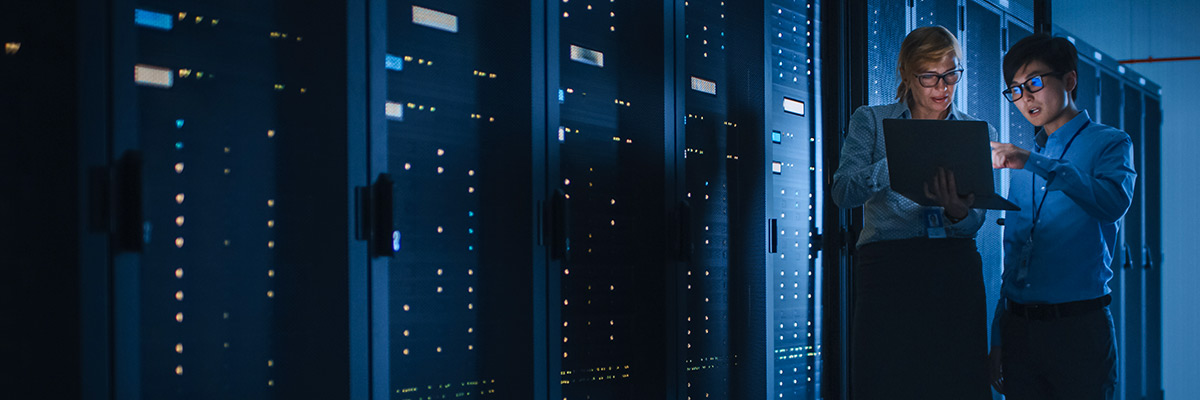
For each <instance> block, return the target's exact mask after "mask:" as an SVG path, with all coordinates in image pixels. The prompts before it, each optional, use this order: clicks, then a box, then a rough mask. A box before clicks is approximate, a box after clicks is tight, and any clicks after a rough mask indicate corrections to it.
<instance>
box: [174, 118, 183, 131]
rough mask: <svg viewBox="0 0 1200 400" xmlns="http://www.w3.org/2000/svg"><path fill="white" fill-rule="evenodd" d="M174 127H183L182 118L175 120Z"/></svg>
mask: <svg viewBox="0 0 1200 400" xmlns="http://www.w3.org/2000/svg"><path fill="white" fill-rule="evenodd" d="M175 129H183V120H182V119H177V120H175Z"/></svg>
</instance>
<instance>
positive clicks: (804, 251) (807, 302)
mask: <svg viewBox="0 0 1200 400" xmlns="http://www.w3.org/2000/svg"><path fill="white" fill-rule="evenodd" d="M767 10H768V13H767V14H768V15H769V16H770V17H769V20H768V23H769V24H770V26H771V30H770V31H769V32H770V35H771V43H770V47H769V50H770V52H769V54H770V58H768V62H769V63H770V64H771V80H770V82H771V84H770V86H768V87H767V90H768V91H769V93H770V95H769V96H768V97H767V98H768V99H771V100H770V103H768V107H769V108H768V112H767V128H768V129H767V130H769V131H771V135H772V137H769V138H768V137H764V140H763V142H764V143H766V144H767V146H768V150H767V158H768V159H770V161H771V167H770V168H772V170H771V171H770V172H767V171H764V172H763V173H764V174H765V175H766V176H768V177H769V178H768V182H769V184H768V187H767V197H766V198H767V201H768V203H767V216H766V218H767V219H768V220H774V221H776V222H775V224H772V225H771V227H772V228H773V229H772V232H770V235H774V236H775V244H776V246H775V249H769V252H770V253H771V254H767V259H768V262H767V270H766V273H767V278H768V279H767V282H768V291H767V298H768V299H769V300H770V301H771V302H772V303H773V304H771V305H770V309H771V310H772V313H771V314H769V315H768V316H767V318H768V319H767V321H768V323H769V327H770V328H771V330H770V332H772V333H773V334H772V335H771V342H768V343H769V344H773V345H772V346H768V349H769V350H770V351H769V352H768V354H767V357H768V359H770V360H773V362H772V364H771V365H773V366H774V369H775V370H774V371H766V372H767V375H768V376H772V377H774V379H772V381H773V383H774V385H772V388H773V389H774V392H775V395H774V396H769V397H770V398H772V399H815V398H817V396H819V394H820V389H819V387H818V384H819V383H820V381H821V379H820V374H819V373H820V368H819V366H820V363H819V360H820V352H821V349H820V341H819V338H820V329H819V328H820V324H819V323H820V320H821V319H820V313H819V310H820V305H819V304H820V300H819V299H820V293H819V292H818V290H817V289H818V288H819V287H820V283H819V280H818V279H819V277H818V276H817V270H818V268H817V266H818V265H821V264H820V263H821V261H820V257H818V255H819V253H817V252H815V251H814V250H813V238H814V235H815V234H816V233H817V232H819V229H820V217H819V216H821V215H822V211H821V209H822V204H821V201H822V200H821V199H824V195H823V193H822V192H821V188H822V187H823V183H822V182H821V180H820V177H821V176H823V172H819V171H818V169H817V168H818V167H819V166H821V165H822V163H821V159H820V157H819V154H818V152H817V149H819V148H821V147H822V146H821V145H820V144H819V142H818V141H817V133H816V132H818V129H817V124H816V122H815V118H816V116H817V115H820V113H819V112H809V110H808V109H812V110H815V108H814V107H815V105H816V104H818V101H817V98H816V97H815V96H814V95H813V93H815V92H816V90H815V82H816V78H815V77H816V76H818V72H819V71H817V70H816V68H815V63H814V60H815V59H817V56H816V55H817V52H816V49H815V47H816V43H819V42H818V38H817V37H816V32H817V28H818V27H817V26H815V24H814V23H812V21H815V20H816V18H815V15H816V14H815V13H816V4H815V2H811V1H810V2H800V1H790V2H783V1H777V2H773V3H771V8H768V9H767ZM806 108H807V109H806ZM775 131H778V132H780V139H781V140H780V141H779V142H778V143H776V142H775V140H774V137H773V136H774V132H775ZM772 342H773V343H772ZM768 393H770V392H768Z"/></svg>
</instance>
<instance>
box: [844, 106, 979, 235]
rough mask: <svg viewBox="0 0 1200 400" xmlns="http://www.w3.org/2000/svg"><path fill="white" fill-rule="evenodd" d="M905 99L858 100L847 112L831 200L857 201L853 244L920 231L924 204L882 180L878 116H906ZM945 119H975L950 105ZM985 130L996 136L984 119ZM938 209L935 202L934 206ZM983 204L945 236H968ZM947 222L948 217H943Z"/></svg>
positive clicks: (922, 230)
mask: <svg viewBox="0 0 1200 400" xmlns="http://www.w3.org/2000/svg"><path fill="white" fill-rule="evenodd" d="M910 115H911V112H910V111H909V109H908V105H907V104H905V103H893V104H888V105H882V106H863V107H859V108H858V109H857V110H855V111H854V114H853V115H851V116H850V128H849V132H848V134H847V135H846V140H845V143H843V145H842V155H841V160H840V163H839V165H838V169H837V172H835V173H834V174H833V201H834V202H835V203H837V205H838V206H839V207H843V208H851V207H858V206H864V207H863V231H862V235H861V236H860V237H859V239H858V246H859V247H861V246H862V245H864V244H867V243H871V242H878V241H883V240H898V239H908V238H915V237H925V236H926V228H925V224H924V222H923V221H924V212H925V211H924V209H925V208H926V207H925V206H921V205H919V204H917V203H914V202H913V201H912V200H909V199H908V198H906V197H904V196H902V195H900V194H899V193H896V192H893V191H892V190H891V188H890V185H889V181H888V167H887V157H886V155H887V153H886V151H885V150H884V141H883V120H884V119H889V118H909V116H910ZM946 119H958V120H975V118H973V117H971V116H970V115H967V114H966V113H963V112H959V111H958V110H957V109H955V108H954V106H953V105H951V108H950V113H949V115H948V116H947V118H946ZM988 136H989V137H990V138H991V140H992V141H995V140H997V135H996V129H995V128H993V127H992V126H991V124H988ZM936 209H937V210H938V211H939V212H941V211H942V209H941V207H936ZM986 214H987V210H982V209H971V210H970V211H969V212H968V214H967V217H966V218H964V219H963V220H962V221H959V222H958V223H957V224H951V225H947V226H946V236H947V237H952V238H974V237H975V232H976V231H978V230H979V227H981V226H983V222H984V219H985V218H986ZM947 223H949V221H947Z"/></svg>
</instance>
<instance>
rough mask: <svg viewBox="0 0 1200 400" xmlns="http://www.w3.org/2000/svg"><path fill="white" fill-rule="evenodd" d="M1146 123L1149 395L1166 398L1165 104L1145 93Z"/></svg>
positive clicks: (1143, 175) (1144, 184) (1144, 170)
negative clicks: (1163, 203)
mask: <svg viewBox="0 0 1200 400" xmlns="http://www.w3.org/2000/svg"><path fill="white" fill-rule="evenodd" d="M1144 104H1145V110H1146V112H1145V120H1144V121H1145V126H1144V131H1143V134H1142V137H1143V138H1144V139H1143V140H1142V165H1141V167H1142V169H1141V170H1139V171H1138V180H1139V181H1141V182H1142V188H1143V189H1144V190H1143V198H1144V199H1145V201H1143V202H1142V209H1143V212H1142V216H1143V218H1144V220H1143V224H1142V226H1143V228H1144V229H1145V231H1144V232H1145V238H1146V241H1145V243H1144V246H1145V248H1146V249H1147V251H1146V252H1145V253H1143V254H1144V257H1145V259H1144V264H1143V265H1142V267H1143V268H1144V269H1145V278H1144V279H1145V288H1146V292H1145V298H1146V303H1145V306H1146V307H1145V308H1146V316H1145V319H1146V353H1145V356H1146V358H1145V360H1144V361H1145V363H1146V380H1145V382H1144V384H1145V388H1146V396H1147V398H1150V399H1161V398H1163V392H1162V389H1163V386H1162V385H1163V384H1162V351H1163V350H1162V337H1163V336H1162V266H1163V254H1162V106H1161V100H1160V99H1159V98H1157V97H1154V96H1151V95H1147V96H1146V97H1145V101H1144Z"/></svg>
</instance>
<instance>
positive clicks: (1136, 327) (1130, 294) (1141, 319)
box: [1119, 82, 1147, 398]
mask: <svg viewBox="0 0 1200 400" xmlns="http://www.w3.org/2000/svg"><path fill="white" fill-rule="evenodd" d="M1134 84H1136V82H1134ZM1122 88H1123V89H1120V90H1121V92H1119V93H1122V94H1123V95H1124V97H1125V102H1124V104H1123V105H1122V112H1123V114H1124V119H1123V121H1122V122H1123V124H1122V126H1123V129H1122V130H1124V131H1125V133H1128V134H1129V137H1130V138H1131V139H1132V140H1133V165H1134V170H1135V171H1138V173H1139V174H1140V173H1143V171H1144V168H1142V151H1143V149H1142V145H1143V143H1145V141H1143V140H1142V116H1143V114H1144V112H1143V110H1142V92H1141V90H1139V89H1138V88H1137V87H1136V86H1133V85H1130V84H1125V85H1122ZM1139 178H1140V176H1139ZM1144 185H1145V182H1144V180H1142V179H1138V180H1137V181H1135V182H1134V191H1133V204H1131V205H1130V207H1129V211H1126V212H1125V224H1124V226H1122V229H1123V230H1124V232H1125V243H1126V244H1127V245H1128V246H1129V247H1128V251H1129V255H1130V256H1131V257H1132V261H1133V262H1132V267H1133V270H1129V271H1126V272H1128V273H1126V274H1125V282H1124V283H1125V287H1124V289H1125V300H1126V302H1125V303H1124V304H1125V322H1126V324H1125V338H1124V344H1125V346H1126V347H1127V349H1125V350H1124V354H1122V355H1123V356H1125V357H1124V358H1123V359H1122V361H1121V365H1123V366H1124V367H1125V368H1124V371H1123V372H1124V374H1125V375H1124V376H1122V378H1123V379H1122V381H1123V382H1124V384H1125V393H1127V397H1130V398H1138V397H1142V395H1143V394H1144V393H1143V390H1144V389H1143V387H1144V385H1145V381H1146V359H1145V357H1146V322H1145V321H1146V317H1145V314H1146V307H1147V304H1146V295H1145V293H1146V282H1145V269H1144V268H1143V266H1144V264H1145V253H1144V251H1143V246H1144V244H1145V236H1144V235H1145V229H1144V226H1143V225H1142V224H1143V223H1144V221H1145V218H1144V215H1143V214H1144V212H1145V210H1144V209H1143V207H1142V205H1143V204H1145V195H1146V194H1145V186H1144Z"/></svg>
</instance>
